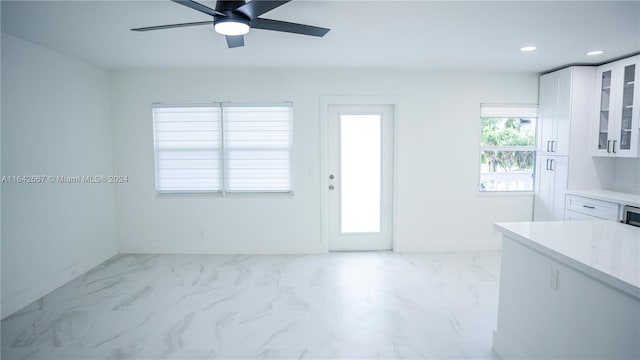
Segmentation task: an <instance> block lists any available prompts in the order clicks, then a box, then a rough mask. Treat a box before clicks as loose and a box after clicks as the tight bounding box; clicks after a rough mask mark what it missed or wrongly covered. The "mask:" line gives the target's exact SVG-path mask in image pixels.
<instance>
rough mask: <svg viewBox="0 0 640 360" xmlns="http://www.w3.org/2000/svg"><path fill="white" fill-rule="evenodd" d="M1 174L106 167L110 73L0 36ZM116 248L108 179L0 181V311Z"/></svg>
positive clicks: (72, 172) (93, 171) (77, 172)
mask: <svg viewBox="0 0 640 360" xmlns="http://www.w3.org/2000/svg"><path fill="white" fill-rule="evenodd" d="M2 102H3V104H2V105H3V106H2V176H13V175H15V176H20V175H54V176H55V175H64V176H82V175H109V174H112V173H113V157H112V146H111V133H112V132H111V121H110V104H109V78H108V73H107V72H106V71H105V70H103V69H100V68H97V67H95V66H92V65H88V64H85V63H82V62H80V61H77V60H74V59H71V58H68V57H66V56H63V55H60V54H58V53H55V52H52V51H50V50H48V49H45V48H43V47H40V46H38V45H35V44H32V43H29V42H26V41H23V40H20V39H17V38H15V37H12V36H9V35H6V34H4V33H3V34H2ZM116 253H117V241H116V222H115V192H114V187H113V186H112V185H106V184H55V183H47V184H10V183H3V184H2V317H3V318H4V317H6V316H7V315H9V314H11V313H12V312H14V311H16V310H18V309H20V308H21V307H23V306H25V305H27V304H29V303H30V302H31V301H34V300H37V299H38V298H39V297H40V296H43V295H45V294H47V293H48V292H50V291H51V290H53V289H55V288H56V287H58V286H60V285H62V284H64V283H66V282H68V281H69V280H71V279H72V278H74V277H75V276H77V275H80V274H81V273H83V272H85V271H87V270H88V269H90V268H92V267H94V266H95V265H97V264H99V263H101V262H103V261H104V260H106V259H108V258H109V257H111V256H113V255H114V254H116Z"/></svg>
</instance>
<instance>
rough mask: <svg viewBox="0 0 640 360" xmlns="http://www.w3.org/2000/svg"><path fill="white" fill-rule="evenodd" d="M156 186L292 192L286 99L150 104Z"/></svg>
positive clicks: (201, 190)
mask: <svg viewBox="0 0 640 360" xmlns="http://www.w3.org/2000/svg"><path fill="white" fill-rule="evenodd" d="M153 122H154V142H155V156H156V190H157V191H158V192H161V193H189V192H193V193H221V194H225V193H291V191H292V186H291V166H290V164H291V144H292V142H291V124H292V106H291V104H288V103H287V104H273V105H244V104H229V103H218V104H207V105H189V106H186V105H154V107H153Z"/></svg>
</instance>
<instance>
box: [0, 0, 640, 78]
mask: <svg viewBox="0 0 640 360" xmlns="http://www.w3.org/2000/svg"><path fill="white" fill-rule="evenodd" d="M202 3H203V4H205V5H207V6H210V7H214V3H213V2H212V1H206V0H205V1H202ZM263 17H266V18H273V19H277V20H284V21H290V22H299V23H304V24H310V25H316V26H322V27H328V28H331V31H330V32H329V33H328V34H327V35H326V36H325V37H324V38H315V37H307V36H301V35H295V34H287V33H279V32H273V31H264V30H252V31H251V32H250V33H249V34H248V35H247V36H246V37H245V47H244V48H236V49H228V48H227V47H226V43H225V40H224V37H223V36H221V35H218V34H216V33H215V32H214V31H213V28H212V27H209V26H200V27H192V28H180V29H169V30H159V31H153V32H142V33H137V32H132V31H129V29H131V28H135V27H143V26H152V25H162V24H172V23H180V22H192V21H207V20H210V19H211V18H210V17H208V16H207V15H204V14H202V13H199V12H196V11H194V10H191V9H189V8H186V7H184V6H181V5H178V4H176V3H173V2H171V1H169V0H162V1H159V0H153V1H24V0H23V1H2V31H3V32H6V33H8V34H11V35H13V36H16V37H19V38H23V39H26V40H29V41H32V42H34V43H37V44H40V45H43V46H45V47H48V48H50V49H53V50H56V51H58V52H61V53H63V54H66V55H69V56H72V57H76V58H79V59H82V60H85V61H87V62H90V63H93V64H97V65H100V66H103V67H106V68H142V67H145V68H146V67H382V68H389V67H393V68H434V69H455V70H482V71H532V72H540V71H545V70H549V69H552V68H557V67H560V66H563V65H567V64H572V63H601V62H604V61H605V60H609V59H613V58H616V57H620V56H624V55H628V54H631V53H636V52H638V51H640V1H627V2H613V1H587V2H578V1H570V2H552V1H534V2H527V1H497V2H487V1H470V2H467V1H445V2H436V1H366V0H364V1H363V0H359V1H326V0H325V1H313V0H293V1H292V2H290V3H288V4H286V5H284V6H282V7H280V8H277V9H275V10H273V11H271V12H269V13H267V14H265V15H263ZM525 45H535V46H537V47H538V50H537V51H535V52H532V53H522V52H520V51H519V49H520V47H522V46H525ZM593 49H602V50H604V51H605V53H604V54H603V55H600V56H597V57H588V56H586V55H585V52H586V51H589V50H593Z"/></svg>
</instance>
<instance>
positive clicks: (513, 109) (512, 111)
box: [476, 103, 539, 196]
mask: <svg viewBox="0 0 640 360" xmlns="http://www.w3.org/2000/svg"><path fill="white" fill-rule="evenodd" d="M485 107H489V108H494V109H502V110H505V111H506V114H504V115H500V114H499V113H497V114H494V115H492V116H484V115H485V114H483V108H485ZM518 109H522V113H519V111H518ZM537 109H538V105H537V104H486V103H482V104H480V116H479V122H478V125H479V126H478V130H479V131H478V134H479V135H478V140H479V150H478V167H477V169H478V170H477V171H478V180H477V182H476V191H477V193H478V194H479V195H480V196H490V195H497V196H522V195H526V196H533V195H534V194H535V188H536V161H537V145H536V144H537V141H538V130H539V122H538V120H539V118H538V114H537ZM531 111H533V112H531ZM496 115H497V116H496ZM532 115H535V116H532ZM514 118H519V119H535V126H533V129H534V132H535V134H534V135H535V136H534V142H533V144H532V145H528V146H515V145H510V146H504V145H497V146H494V145H489V146H487V145H482V130H483V120H484V119H514ZM485 151H496V152H497V151H514V152H515V151H523V152H533V168H532V170H531V179H532V188H531V190H484V191H483V190H481V188H480V187H481V185H482V174H483V173H482V154H483V153H484V152H485Z"/></svg>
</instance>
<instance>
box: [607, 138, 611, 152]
mask: <svg viewBox="0 0 640 360" xmlns="http://www.w3.org/2000/svg"><path fill="white" fill-rule="evenodd" d="M610 145H611V140H607V153H611V151H610V150H609V146H610Z"/></svg>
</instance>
